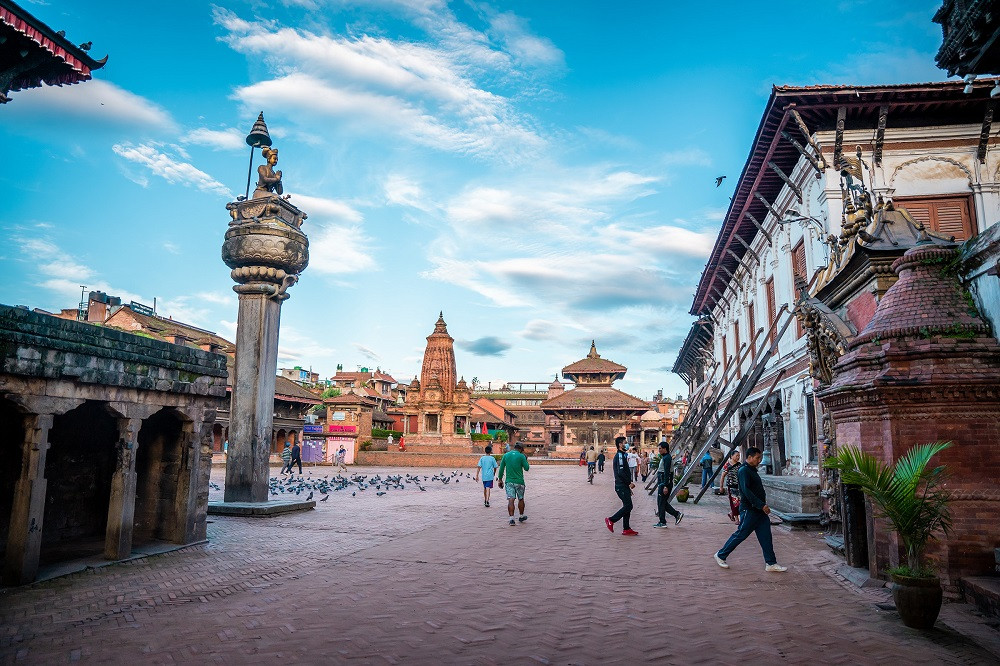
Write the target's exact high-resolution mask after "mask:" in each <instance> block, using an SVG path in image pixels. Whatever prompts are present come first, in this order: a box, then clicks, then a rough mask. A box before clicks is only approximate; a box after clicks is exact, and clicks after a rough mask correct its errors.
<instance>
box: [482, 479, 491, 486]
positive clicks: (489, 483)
mask: <svg viewBox="0 0 1000 666" xmlns="http://www.w3.org/2000/svg"><path fill="white" fill-rule="evenodd" d="M492 487H493V479H490V480H489V481H483V488H492Z"/></svg>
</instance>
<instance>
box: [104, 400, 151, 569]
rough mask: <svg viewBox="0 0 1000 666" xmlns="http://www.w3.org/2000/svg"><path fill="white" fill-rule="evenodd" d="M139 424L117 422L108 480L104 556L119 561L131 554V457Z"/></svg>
mask: <svg viewBox="0 0 1000 666" xmlns="http://www.w3.org/2000/svg"><path fill="white" fill-rule="evenodd" d="M140 427H142V421H141V420H140V419H136V418H123V419H118V442H117V443H116V444H115V471H114V475H113V476H112V477H111V499H110V501H109V504H108V528H107V530H106V531H105V533H104V557H106V558H107V559H109V560H121V559H124V558H126V557H128V556H129V555H131V554H132V524H133V522H134V519H135V477H136V474H135V454H136V450H137V447H138V446H139V442H138V435H139V428H140Z"/></svg>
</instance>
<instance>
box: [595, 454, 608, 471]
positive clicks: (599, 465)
mask: <svg viewBox="0 0 1000 666" xmlns="http://www.w3.org/2000/svg"><path fill="white" fill-rule="evenodd" d="M605 460H607V456H605V455H604V449H603V448H602V449H601V452H600V453H599V454H597V473H598V474H604V461H605Z"/></svg>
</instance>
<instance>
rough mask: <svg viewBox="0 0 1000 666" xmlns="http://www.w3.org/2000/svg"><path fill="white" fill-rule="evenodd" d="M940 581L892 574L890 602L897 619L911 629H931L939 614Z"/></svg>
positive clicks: (935, 578) (940, 598)
mask: <svg viewBox="0 0 1000 666" xmlns="http://www.w3.org/2000/svg"><path fill="white" fill-rule="evenodd" d="M942 597H943V595H942V592H941V580H940V579H939V578H937V577H936V576H935V577H934V578H916V577H913V576H899V575H896V574H892V600H893V602H895V604H896V611H897V612H898V613H899V619H901V620H902V621H903V624H905V625H906V626H907V627H911V628H913V629H932V628H934V622H935V621H936V620H937V616H938V613H939V612H941V600H942Z"/></svg>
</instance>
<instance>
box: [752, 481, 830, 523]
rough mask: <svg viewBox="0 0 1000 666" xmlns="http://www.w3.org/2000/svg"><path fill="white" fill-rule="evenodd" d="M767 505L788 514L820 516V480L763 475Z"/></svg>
mask: <svg viewBox="0 0 1000 666" xmlns="http://www.w3.org/2000/svg"><path fill="white" fill-rule="evenodd" d="M760 479H761V481H763V483H764V492H766V493H767V503H768V504H769V505H770V506H771V508H772V509H774V510H775V511H780V512H781V513H786V514H818V513H820V512H821V511H822V510H823V509H822V503H821V502H820V496H819V479H818V478H814V477H809V476H769V475H767V474H761V476H760Z"/></svg>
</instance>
